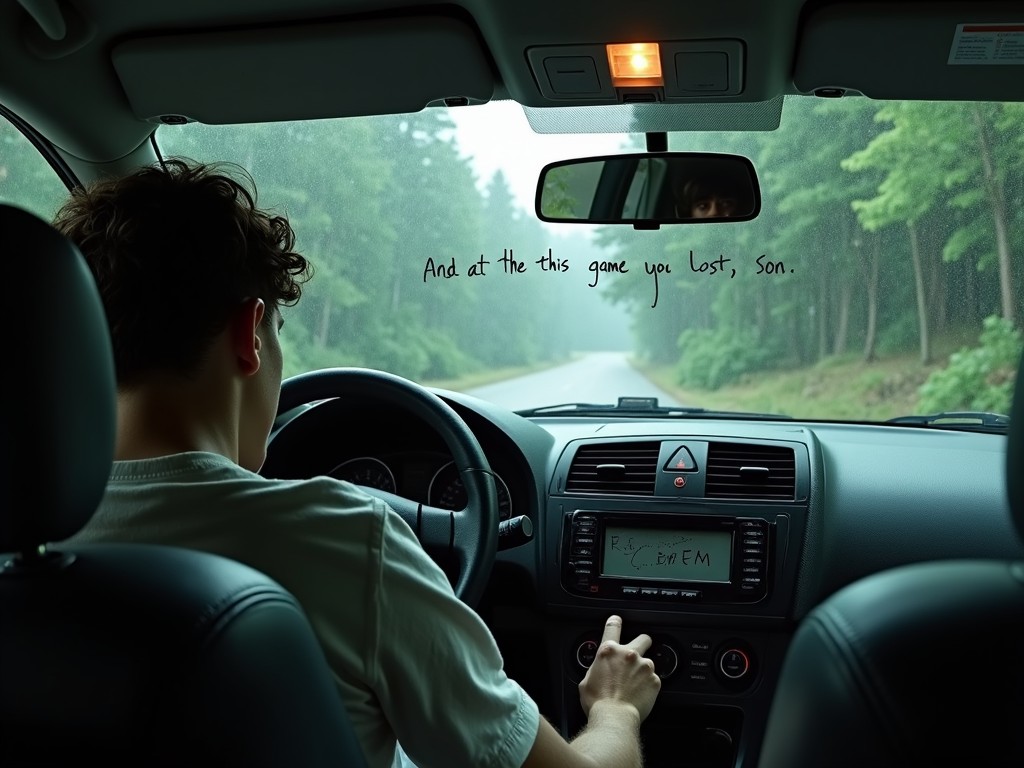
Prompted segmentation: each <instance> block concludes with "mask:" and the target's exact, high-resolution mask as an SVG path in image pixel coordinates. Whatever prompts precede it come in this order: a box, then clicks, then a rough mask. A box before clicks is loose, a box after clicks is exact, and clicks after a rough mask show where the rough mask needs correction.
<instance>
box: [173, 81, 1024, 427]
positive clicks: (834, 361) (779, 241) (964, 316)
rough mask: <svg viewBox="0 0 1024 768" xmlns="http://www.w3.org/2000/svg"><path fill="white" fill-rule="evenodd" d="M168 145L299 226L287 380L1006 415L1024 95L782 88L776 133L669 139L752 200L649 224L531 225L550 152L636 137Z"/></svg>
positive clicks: (320, 134)
mask: <svg viewBox="0 0 1024 768" xmlns="http://www.w3.org/2000/svg"><path fill="white" fill-rule="evenodd" d="M158 141H159V145H160V147H161V151H162V152H163V154H164V155H165V156H170V155H180V156H186V157H190V158H194V159H199V160H205V161H212V160H218V161H221V160H222V161H231V162H235V163H238V164H240V165H241V166H243V167H244V168H245V169H247V170H248V171H250V172H251V174H252V176H253V177H254V179H255V181H256V184H257V188H258V190H259V203H260V204H261V205H262V206H265V207H272V208H275V209H277V210H279V211H281V212H284V213H285V214H286V215H288V217H289V218H290V220H291V221H292V223H293V225H294V227H295V229H296V232H297V235H298V243H297V246H298V248H299V250H301V251H302V252H303V253H304V254H305V255H306V256H307V257H308V258H309V259H310V260H311V261H312V262H313V264H314V267H315V276H314V278H313V279H312V281H311V282H310V283H308V284H307V286H306V290H305V292H304V295H303V299H302V300H301V302H300V303H299V304H298V305H297V306H296V307H294V308H292V309H287V310H285V311H286V313H287V314H286V318H287V322H286V324H285V327H284V330H283V332H282V344H283V346H284V348H285V356H286V359H285V375H286V376H289V375H293V374H297V373H299V372H302V371H306V370H311V369H315V368H322V367H328V366H367V367H372V368H380V369H384V370H387V371H391V372H394V373H397V374H400V375H402V376H406V377H408V378H411V379H414V380H416V381H418V382H420V383H424V384H428V385H433V386H438V387H441V388H445V389H455V390H459V391H463V392H467V393H470V394H473V395H476V396H479V397H481V398H484V399H487V400H491V401H493V402H495V403H498V404H499V405H502V406H506V407H509V408H513V409H527V408H536V407H539V406H546V405H553V404H559V403H566V402H585V403H611V404H614V403H616V402H617V400H618V398H620V397H630V398H642V397H646V398H649V397H656V398H658V402H659V404H660V405H677V406H679V405H681V406H690V407H696V408H708V409H716V410H737V411H744V412H764V413H776V414H784V415H789V416H791V417H794V418H799V419H850V420H866V421H882V420H887V419H890V418H894V417H899V416H906V415H910V414H921V413H936V412H944V411H954V410H960V411H962V410H967V411H992V412H996V413H1007V412H1008V408H1009V401H1010V392H1011V389H1012V383H1013V376H1014V371H1015V369H1016V362H1017V359H1018V357H1019V355H1020V351H1021V335H1020V331H1019V330H1018V328H1019V324H1020V322H1021V314H1022V311H1021V296H1022V295H1024V294H1022V290H1024V289H1022V278H1024V267H1022V262H1024V255H1022V252H1024V182H1022V179H1024V105H1022V104H960V103H949V102H945V103H895V102H891V103H887V102H879V101H871V100H868V99H865V98H856V97H854V98H844V99H837V100H823V99H816V98H811V97H790V98H788V99H787V100H786V103H785V106H784V109H783V115H782V123H781V126H780V127H779V128H778V129H777V130H775V131H769V132H731V133H721V132H717V133H698V132H685V133H673V134H670V135H669V142H668V148H669V149H670V150H687V151H689V150H693V151H703V152H729V153H735V154H739V155H742V156H745V157H748V158H750V159H751V160H752V161H753V164H754V167H755V168H756V170H757V173H758V175H759V181H760V187H761V195H762V209H761V213H760V215H759V216H758V217H757V218H756V219H754V220H753V221H747V222H735V223H705V222H702V223H699V224H689V225H679V226H665V227H662V228H661V229H660V230H657V231H642V230H636V229H633V228H632V227H630V226H609V225H589V224H550V223H542V222H540V221H539V220H538V219H537V217H536V215H535V213H534V196H535V194H536V185H537V179H538V176H539V174H540V171H541V169H542V167H543V166H544V165H545V164H546V163H549V162H554V161H557V160H564V159H567V158H573V157H583V156H589V155H607V154H613V153H616V152H620V151H627V152H635V151H642V150H643V149H644V142H643V136H642V135H639V136H632V137H629V136H623V135H610V134H575V135H568V134H536V133H534V132H533V131H532V130H531V129H530V127H529V124H528V122H527V119H526V117H525V116H524V113H523V110H522V108H521V107H519V106H518V105H516V104H514V103H511V102H492V103H489V104H485V105H474V106H468V107H461V108H455V109H452V110H443V109H434V108H431V109H427V110H424V111H422V112H420V113H417V114H411V115H398V116H394V115H392V116H381V117H368V118H349V119H343V120H322V121H312V122H301V123H299V122H295V123H274V124H263V125H250V126H206V125H199V124H188V125H183V126H164V127H162V128H161V129H160V130H159V132H158Z"/></svg>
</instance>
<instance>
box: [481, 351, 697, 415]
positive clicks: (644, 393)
mask: <svg viewBox="0 0 1024 768" xmlns="http://www.w3.org/2000/svg"><path fill="white" fill-rule="evenodd" d="M467 394H470V395H473V396H475V397H479V398H482V399H484V400H490V401H491V402H493V403H497V404H498V405H502V406H505V407H506V408H512V409H514V410H520V409H523V408H536V407H537V406H541V405H557V404H559V403H570V402H572V403H575V402H582V403H611V404H614V403H616V402H617V401H618V399H619V398H620V397H656V398H658V403H659V404H660V405H681V403H679V402H678V401H677V400H675V399H673V398H672V397H671V396H670V395H668V394H667V393H666V392H664V391H663V390H661V389H659V388H658V387H657V386H655V385H654V384H653V383H652V382H651V381H650V380H648V379H647V378H646V377H644V376H643V374H641V373H640V372H639V371H637V370H636V369H635V368H633V366H631V365H630V364H629V360H628V353H626V352H589V353H587V354H586V355H584V356H583V357H581V358H579V359H578V360H574V361H573V362H571V363H566V364H565V365H560V366H558V367H556V368H548V369H547V370H544V371H539V372H537V373H530V374H527V375H525V376H519V377H517V378H515V379H506V380H505V381H501V382H498V383H496V384H488V385H486V386H483V387H477V388H476V389H471V390H468V391H467Z"/></svg>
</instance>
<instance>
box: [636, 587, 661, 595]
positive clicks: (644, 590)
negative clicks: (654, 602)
mask: <svg viewBox="0 0 1024 768" xmlns="http://www.w3.org/2000/svg"><path fill="white" fill-rule="evenodd" d="M640 594H641V595H643V596H644V597H657V596H658V590H656V589H654V588H653V587H641V588H640Z"/></svg>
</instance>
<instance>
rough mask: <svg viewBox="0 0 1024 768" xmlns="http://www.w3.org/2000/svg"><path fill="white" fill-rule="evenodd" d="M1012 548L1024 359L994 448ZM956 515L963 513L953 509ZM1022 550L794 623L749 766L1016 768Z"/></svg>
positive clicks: (891, 587)
mask: <svg viewBox="0 0 1024 768" xmlns="http://www.w3.org/2000/svg"><path fill="white" fill-rule="evenodd" d="M1007 446H1008V447H1007V463H1006V470H1007V492H1008V494H1009V505H1010V509H1011V513H1012V515H1013V518H1014V522H1015V524H1016V526H1017V531H1018V535H1019V537H1020V538H1021V540H1022V541H1024V498H1022V493H1024V479H1022V477H1021V475H1022V473H1024V463H1022V462H1024V358H1022V360H1021V367H1020V370H1019V371H1018V373H1017V384H1016V392H1015V396H1014V403H1013V406H1012V409H1011V427H1010V436H1009V439H1008V443H1007ZM965 513H966V511H965ZM1022 648H1024V549H1022V556H1021V557H1020V558H1019V559H1018V560H1016V561H1006V560H949V561H940V562H928V563H918V564H914V565H909V566H904V567H900V568H894V569H891V570H888V571H884V572H882V573H878V574H874V575H872V576H869V577H867V578H864V579H861V580H860V581H857V582H855V583H854V584H851V585H849V586H847V587H845V588H844V589H841V590H839V591H838V592H836V593H835V594H834V595H832V596H831V597H829V598H828V599H827V600H825V601H824V602H823V603H822V604H821V605H819V606H817V607H816V608H815V609H814V610H813V611H811V613H810V614H808V616H807V617H806V618H805V619H804V620H803V622H802V623H801V625H800V626H799V628H798V629H797V631H796V634H795V635H794V637H793V642H792V644H791V645H790V647H789V649H788V651H787V653H786V659H785V662H784V664H783V668H782V673H781V676H780V678H779V684H778V688H777V689H776V694H775V698H774V700H773V702H772V708H771V712H770V715H769V718H768V724H767V730H766V733H765V739H764V744H763V748H762V750H761V759H760V762H759V764H758V765H759V766H760V768H805V767H806V768H817V767H818V766H830V768H855V767H856V768H863V767H864V766H872V767H873V768H885V767H887V766H894V767H895V766H900V767H901V768H909V767H910V766H932V765H963V766H967V765H969V766H977V767H979V768H980V767H981V766H989V767H993V766H998V767H999V768H1003V767H1005V768H1009V767H1010V766H1018V767H1019V766H1022V765H1024V727H1022V726H1021V724H1022V723H1024V654H1022V653H1021V649H1022Z"/></svg>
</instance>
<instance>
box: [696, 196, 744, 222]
mask: <svg viewBox="0 0 1024 768" xmlns="http://www.w3.org/2000/svg"><path fill="white" fill-rule="evenodd" d="M735 215H736V200H735V198H732V197H718V196H717V195H708V196H707V197H701V198H698V199H697V200H695V201H694V202H693V205H691V206H690V218H693V219H717V218H720V217H729V216H735Z"/></svg>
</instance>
